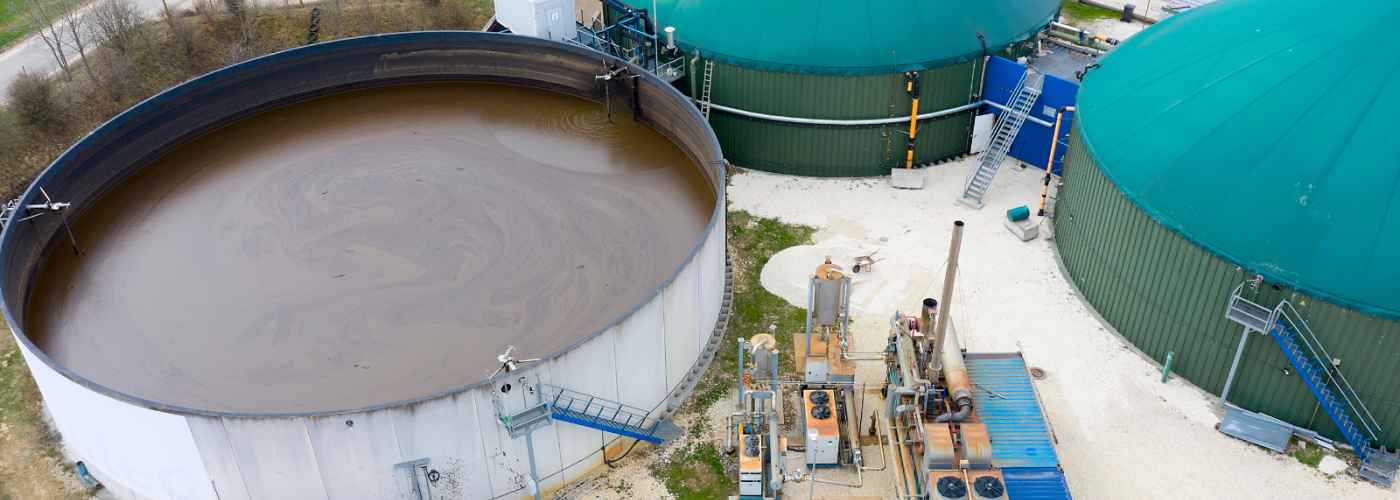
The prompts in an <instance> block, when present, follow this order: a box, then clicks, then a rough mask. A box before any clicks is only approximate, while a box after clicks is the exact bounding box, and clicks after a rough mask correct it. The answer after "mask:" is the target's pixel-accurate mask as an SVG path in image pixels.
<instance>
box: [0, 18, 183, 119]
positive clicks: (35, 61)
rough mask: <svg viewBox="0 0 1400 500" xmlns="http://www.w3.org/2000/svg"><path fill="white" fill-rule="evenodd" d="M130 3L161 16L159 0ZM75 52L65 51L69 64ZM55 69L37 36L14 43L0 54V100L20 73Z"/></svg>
mask: <svg viewBox="0 0 1400 500" xmlns="http://www.w3.org/2000/svg"><path fill="white" fill-rule="evenodd" d="M132 1H133V2H135V3H136V5H137V7H140V8H141V11H142V12H143V13H145V15H146V16H147V17H150V18H156V17H159V16H161V15H163V14H162V13H161V9H162V8H163V7H162V6H161V3H160V0H132ZM184 1H188V0H169V3H170V8H171V9H175V8H177V6H179V5H180V4H181V3H183V2H184ZM60 29H64V28H60ZM77 52H78V51H77V50H73V49H68V50H66V51H65V53H66V54H67V55H68V60H69V61H70V62H71V61H74V57H76V56H77ZM57 69H58V62H56V61H54V57H53V53H52V52H50V51H49V47H48V46H47V45H45V44H44V41H43V40H41V39H39V37H38V36H30V37H29V38H25V39H22V40H20V41H19V42H16V43H15V44H14V45H12V46H10V48H9V49H7V50H5V52H4V53H0V100H2V99H4V89H7V88H9V87H10V82H12V81H14V79H15V78H16V77H18V76H19V74H20V73H21V72H24V71H27V72H30V73H48V72H50V71H55V70H57Z"/></svg>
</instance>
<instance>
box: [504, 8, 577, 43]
mask: <svg viewBox="0 0 1400 500" xmlns="http://www.w3.org/2000/svg"><path fill="white" fill-rule="evenodd" d="M495 3H496V22H499V23H501V24H502V25H504V26H505V27H507V28H510V32H511V33H515V34H517V35H525V36H533V37H535V38H546V39H549V40H554V41H556V42H562V41H566V40H570V39H574V38H578V25H577V24H576V23H574V0H495Z"/></svg>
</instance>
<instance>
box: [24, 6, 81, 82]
mask: <svg viewBox="0 0 1400 500" xmlns="http://www.w3.org/2000/svg"><path fill="white" fill-rule="evenodd" d="M73 3H74V2H73V1H72V0H59V1H57V2H52V3H46V2H45V1H44V0H20V1H19V8H20V10H21V12H22V14H23V16H24V21H25V24H28V25H30V26H34V27H35V28H36V29H38V31H39V33H38V34H39V39H40V40H43V41H44V45H46V46H48V48H49V53H50V54H53V58H54V60H55V61H57V62H58V67H59V68H62V69H63V74H64V75H65V76H67V77H68V80H72V79H73V73H72V72H71V71H69V70H68V55H67V54H66V53H64V47H65V45H67V44H66V43H65V42H64V40H65V39H66V38H67V34H66V33H65V31H66V30H65V29H64V27H63V26H61V25H60V21H59V19H58V18H59V17H60V13H64V12H68V11H70V10H72V7H75V5H73Z"/></svg>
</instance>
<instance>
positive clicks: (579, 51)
mask: <svg viewBox="0 0 1400 500" xmlns="http://www.w3.org/2000/svg"><path fill="white" fill-rule="evenodd" d="M424 40H443V41H449V42H450V41H473V42H487V43H493V44H494V43H500V44H510V45H515V46H521V47H528V48H532V49H539V50H541V51H542V53H543V54H549V55H553V56H554V57H560V56H564V57H578V58H587V59H594V60H596V61H598V62H599V63H600V65H599V69H600V70H602V69H604V68H605V67H607V66H609V65H616V66H617V67H619V68H622V67H625V68H627V69H628V70H629V72H630V73H632V74H634V75H640V76H639V78H640V79H641V80H644V81H646V82H647V83H648V84H650V86H654V87H656V88H658V89H661V91H662V92H664V93H665V94H666V95H667V96H668V97H669V98H671V99H673V100H676V101H678V102H685V103H686V104H689V102H690V101H689V99H688V98H686V97H685V96H684V95H683V94H681V93H680V92H679V91H678V90H676V89H675V88H674V87H672V86H671V85H670V84H668V83H666V82H665V81H663V80H661V79H660V78H658V77H656V76H655V75H653V74H651V73H649V72H647V71H645V70H644V69H642V68H640V67H638V66H636V65H633V64H631V63H628V62H627V61H624V60H622V59H619V58H617V57H614V56H611V55H607V54H603V53H601V52H597V51H594V50H591V49H588V48H585V47H582V46H579V45H575V44H569V43H563V42H553V41H549V40H542V39H537V38H532V37H525V36H519V35H512V34H502V33H488V32H480V31H416V32H401V33H389V34H381V35H367V36H359V37H351V38H341V39H336V40H331V41H326V42H320V43H316V44H312V45H304V46H301V47H295V48H291V49H287V50H283V51H279V52H274V53H271V54H267V55H263V56H259V57H256V58H253V59H249V60H246V61H242V62H239V63H236V64H232V65H229V66H226V67H223V68H220V69H217V70H214V71H211V72H209V73H206V74H204V75H201V76H198V77H195V78H192V79H190V80H188V81H186V82H184V83H181V84H179V85H176V86H174V87H171V88H169V89H166V90H164V91H162V92H160V93H157V94H156V95H154V96H151V97H149V98H147V99H146V100H144V101H141V102H140V103H138V104H136V105H135V106H132V107H131V108H128V109H127V110H125V111H123V112H121V113H120V114H118V115H117V116H115V117H113V118H112V119H110V120H108V121H107V122H105V123H103V124H102V125H100V126H98V127H97V128H96V129H94V130H93V131H91V132H89V133H88V134H87V135H85V136H83V137H82V138H81V139H79V140H78V141H77V142H76V143H74V144H73V145H72V146H70V147H69V148H68V149H67V150H65V151H64V153H63V154H62V155H60V156H59V157H58V158H57V159H55V160H54V161H53V162H52V163H50V164H49V165H48V166H47V167H45V168H44V170H43V171H41V172H40V173H39V175H38V176H36V177H35V179H34V181H33V182H32V183H30V185H29V187H28V188H26V189H25V191H24V193H23V194H21V195H20V197H19V198H17V200H18V201H19V204H20V206H24V205H28V204H30V203H32V202H33V201H34V200H35V199H36V196H39V195H40V188H41V186H43V185H44V184H45V183H46V181H48V180H51V179H52V178H53V177H54V176H55V175H56V174H57V173H59V172H61V171H63V170H64V169H65V168H66V167H68V166H69V164H70V163H73V162H74V161H75V160H76V159H77V157H78V156H79V155H80V154H81V153H83V152H84V151H85V150H86V149H87V148H88V147H90V146H93V145H94V143H95V142H96V141H97V139H99V138H102V137H104V136H106V135H108V134H112V133H115V132H117V131H118V129H120V128H121V127H123V126H124V125H127V124H128V123H129V122H132V121H134V120H135V119H136V118H141V117H143V115H144V114H145V113H147V112H152V111H153V108H157V107H158V106H159V105H161V104H165V103H167V102H169V101H171V100H173V99H175V98H177V97H180V96H184V95H185V94H189V93H191V92H194V91H196V90H200V89H202V88H203V87H205V86H208V85H211V84H214V83H216V82H219V81H221V80H223V79H224V78H227V77H230V76H232V75H236V74H239V73H243V72H247V71H250V70H253V69H258V68H262V67H265V66H268V65H271V64H275V63H284V62H286V61H287V60H289V59H293V58H298V57H305V56H309V55H312V54H320V53H324V52H329V51H335V50H344V49H349V48H353V47H364V46H369V45H376V44H395V43H405V42H413V41H424ZM389 53H393V52H392V51H389V50H386V55H388V54H389ZM394 54H397V53H394ZM377 70H378V68H376V71H377ZM434 81H439V82H441V81H484V79H475V80H473V79H465V80H464V79H461V78H455V79H440V80H421V83H432V82H434ZM357 83H362V84H364V85H360V86H356V87H353V88H344V89H341V90H337V91H332V92H327V93H325V94H319V95H303V96H298V98H296V99H294V100H292V101H290V102H283V103H279V104H277V105H276V106H273V107H272V108H275V107H281V106H285V105H287V104H291V103H292V102H300V101H304V100H307V99H314V98H316V97H321V96H323V95H329V94H333V93H339V92H343V91H349V90H359V89H364V88H374V87H383V86H389V85H397V84H403V83H413V82H404V81H397V80H393V79H390V78H382V77H381V78H375V77H373V76H370V77H368V78H366V79H365V80H363V81H359V82H357ZM539 83H544V82H543V81H539ZM580 97H584V98H587V97H585V96H580ZM272 108H268V109H272ZM685 110H686V111H685V115H686V116H685V118H688V119H690V120H694V121H696V122H697V123H699V124H700V125H701V126H702V128H703V131H704V133H705V144H706V145H708V146H709V148H710V150H709V151H699V150H696V151H691V150H688V149H687V148H686V146H685V145H682V144H680V143H679V141H676V139H675V138H673V137H669V136H668V139H670V140H672V141H673V142H677V146H679V147H681V149H682V150H683V151H685V152H686V153H687V154H688V155H689V156H691V157H692V160H693V161H695V163H696V166H697V167H698V168H700V169H701V171H702V172H704V171H705V170H706V169H708V168H712V167H713V168H714V170H715V174H716V175H706V179H707V181H708V182H709V183H710V184H711V190H712V192H713V193H714V195H715V205H714V209H713V212H712V213H711V216H710V221H709V223H708V224H707V225H706V226H705V230H704V231H702V232H701V234H700V236H701V238H700V241H699V242H698V243H696V245H695V248H693V249H691V251H690V253H689V255H688V256H687V257H686V259H685V261H684V262H682V263H681V264H680V265H679V266H678V267H677V269H676V270H675V271H674V272H672V273H671V275H670V276H669V277H667V278H666V280H665V281H663V282H662V283H661V284H660V285H658V286H657V287H656V289H655V290H653V291H652V292H651V293H650V294H648V295H647V296H646V297H645V298H643V299H642V300H641V301H640V302H639V303H637V304H636V305H634V306H632V307H631V308H630V309H628V310H627V311H626V312H624V313H623V314H622V315H621V316H619V317H618V318H616V319H614V320H612V321H611V322H609V323H608V324H607V325H605V326H603V327H602V328H599V329H598V330H596V331H594V332H592V333H589V334H588V335H587V336H585V337H583V338H581V339H579V340H578V341H577V342H574V343H572V344H569V345H568V346H566V347H564V348H563V349H560V350H558V351H556V352H553V353H550V354H549V355H547V356H543V357H541V358H540V359H539V360H538V361H534V362H531V363H529V364H523V365H521V366H520V367H519V368H518V369H517V370H515V371H516V372H518V371H524V370H528V369H531V368H535V367H537V366H540V365H542V364H544V363H547V362H549V361H551V360H553V359H555V358H558V357H559V356H561V355H563V354H565V353H568V352H570V351H572V350H574V349H575V348H577V347H578V346H579V345H581V344H583V343H584V342H588V341H590V340H592V339H594V338H596V337H597V336H599V335H601V334H603V333H604V332H606V331H607V330H609V329H611V328H613V327H614V326H616V325H617V324H618V323H620V322H622V321H623V320H625V319H627V318H630V317H631V316H632V315H633V314H635V313H636V312H637V311H638V310H639V309H641V308H642V307H644V306H646V305H647V304H649V303H651V302H652V301H653V300H654V299H656V298H657V296H658V295H659V294H660V293H661V292H662V291H663V290H664V289H665V288H666V287H667V286H670V284H671V283H673V282H674V281H675V280H676V278H677V276H679V275H680V274H681V272H683V271H685V270H686V269H687V268H689V267H690V266H691V265H692V264H693V263H694V262H695V257H696V256H697V255H698V254H699V253H700V250H702V249H703V248H704V246H705V244H706V243H707V242H708V241H709V239H710V235H711V234H713V231H714V229H715V225H716V224H718V223H722V222H723V220H724V216H725V211H724V209H725V206H724V200H725V191H726V185H727V183H728V182H727V178H726V177H727V172H726V169H725V167H726V166H727V165H728V163H727V162H725V161H724V160H723V158H724V156H723V154H722V153H721V151H720V147H719V140H718V138H717V137H716V136H715V133H714V130H713V129H711V128H710V126H709V123H708V122H707V121H705V119H704V117H703V115H701V113H700V111H699V109H697V108H696V107H695V106H691V105H687V106H685ZM154 111H160V110H159V109H154ZM262 111H266V109H263V110H258V111H254V112H251V113H248V114H246V115H242V116H239V117H238V118H237V119H235V120H234V121H237V120H241V119H243V118H247V117H249V116H252V115H254V114H257V113H260V112H262ZM235 114H236V113H235ZM643 121H649V120H648V119H643ZM224 125H226V124H224ZM648 125H651V126H652V127H653V128H656V129H657V130H658V131H659V132H662V133H663V135H666V133H667V132H668V131H667V130H664V129H662V128H661V127H659V126H657V125H655V124H653V123H648ZM220 126H223V125H220ZM207 132H208V131H205V132H201V133H199V134H195V135H194V137H184V138H179V139H176V140H174V141H172V142H174V145H171V144H166V145H167V146H171V147H174V146H178V145H179V144H184V143H187V142H189V141H190V140H193V139H194V138H197V137H199V136H201V135H203V133H207ZM702 155H703V156H710V157H712V158H714V159H712V160H705V158H704V157H703V156H702ZM143 166H144V165H143ZM138 168H139V167H138ZM128 174H129V173H128ZM107 188H110V186H107ZM105 191H106V189H103V190H102V192H103V193H105ZM98 197H99V198H100V197H101V195H100V194H99V195H98ZM16 222H17V221H16ZM11 227H14V224H9V225H6V226H5V228H4V229H3V231H0V273H9V272H11V270H12V269H11V268H12V267H15V266H16V265H15V264H12V263H11V260H12V259H13V258H14V256H13V252H14V246H15V245H16V243H15V242H14V239H15V231H11V229H10V228H11ZM721 235H723V233H721ZM47 247H48V248H47V250H45V251H43V252H41V255H44V256H46V255H48V252H49V251H52V249H53V247H54V245H53V242H52V241H50V242H49V244H48V245H47ZM42 261H43V259H40V266H42ZM20 267H23V265H20ZM36 274H37V273H31V275H30V276H29V281H28V282H26V283H24V284H23V285H22V288H23V292H22V293H23V294H24V295H23V299H24V300H23V302H24V306H27V305H28V300H29V295H28V294H29V293H30V292H31V291H32V288H33V285H34V283H33V282H34V280H35V275H36ZM4 278H7V277H0V289H3V287H4V286H5V284H6V283H8V279H4ZM3 292H5V290H0V310H3V312H4V315H5V320H6V322H7V323H8V325H9V327H10V331H11V333H12V334H13V335H14V336H15V338H16V340H18V342H19V344H20V346H21V347H22V348H23V349H25V350H27V351H29V352H30V353H31V354H33V355H34V356H35V357H37V358H38V359H39V360H41V361H42V362H43V363H44V364H46V365H48V366H49V367H50V368H52V369H53V370H54V371H56V372H58V373H59V374H60V375H62V376H63V377H65V378H67V379H69V380H71V381H73V382H75V383H77V384H79V385H81V386H83V387H84V388H86V389H89V390H92V391H95V392H99V393H101V394H103V395H106V396H108V397H111V398H113V399H116V400H119V401H122V402H126V403H130V404H133V405H136V406H139V407H144V408H149V409H152V410H157V411H162V412H166V413H176V414H189V415H199V416H209V417H234V418H292V417H320V416H331V415H343V414H350V413H360V412H366V411H373V410H380V409H387V408H395V407H403V406H408V405H412V404H415V403H420V402H425V401H430V400H435V399H440V398H444V397H450V396H454V395H456V394H460V393H464V392H466V391H469V390H472V389H475V388H478V387H482V386H485V385H487V384H491V383H492V382H494V381H496V380H501V379H504V378H505V377H507V376H508V374H506V373H502V374H498V375H496V376H494V377H488V378H485V379H482V380H479V381H477V382H473V383H469V384H467V385H464V386H461V387H458V388H455V389H449V390H445V391H440V392H437V393H433V394H427V395H423V396H418V397H413V398H408V399H403V400H399V401H394V402H390V403H384V404H378V405H372V406H365V407H357V408H347V409H341V410H327V411H314V412H289V413H255V412H254V413H245V412H223V411H213V410H202V409H196V408H188V407H183V406H179V405H172V404H166V403H161V402H157V401H152V400H148V399H144V398H140V397H136V396H133V395H130V394H126V393H124V392H121V391H117V390H114V389H111V388H109V387H106V386H103V385H101V384H98V383H96V382H93V381H91V380H88V379H87V378H85V377H83V376H81V375H78V374H77V373H75V372H73V371H71V370H69V369H68V368H67V367H65V366H63V365H61V364H59V363H58V362H57V361H55V360H54V359H53V358H51V357H49V355H48V354H47V353H45V352H43V350H41V349H39V348H38V346H37V345H35V344H34V343H33V342H32V341H31V340H30V339H29V336H28V335H27V334H25V333H24V329H23V328H22V327H21V326H20V325H18V324H16V322H15V321H14V317H15V316H14V313H13V311H12V307H11V304H10V301H8V300H5V297H6V296H7V295H8V294H7V293H3ZM702 321H703V320H702ZM668 393H669V390H668Z"/></svg>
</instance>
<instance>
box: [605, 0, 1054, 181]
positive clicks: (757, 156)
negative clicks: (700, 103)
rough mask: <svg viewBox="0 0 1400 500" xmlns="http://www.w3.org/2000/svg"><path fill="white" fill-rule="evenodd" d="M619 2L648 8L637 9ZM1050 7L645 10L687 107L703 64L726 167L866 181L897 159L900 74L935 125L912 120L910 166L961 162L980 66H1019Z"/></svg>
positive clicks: (999, 1)
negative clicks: (683, 62) (669, 36)
mask: <svg viewBox="0 0 1400 500" xmlns="http://www.w3.org/2000/svg"><path fill="white" fill-rule="evenodd" d="M627 3H628V4H629V5H630V6H631V7H634V8H636V9H646V10H647V11H648V12H650V11H651V9H652V3H651V2H648V1H645V0H629V1H627ZM1059 6H1060V2H1058V1H1056V0H973V1H938V2H920V1H917V0H862V1H857V2H809V1H797V0H779V1H771V2H738V1H728V2H679V1H677V0H659V1H658V2H656V13H657V15H656V18H657V23H658V24H659V25H660V26H662V27H663V28H664V27H673V28H675V33H674V35H675V41H676V46H677V47H678V48H679V49H680V50H682V51H684V52H685V53H687V54H691V55H692V56H698V58H696V57H691V58H688V59H690V61H689V65H688V70H689V78H687V79H685V80H681V81H679V82H678V84H679V85H680V86H681V87H682V89H683V91H685V92H688V93H689V94H690V95H691V97H693V98H696V99H700V98H702V97H703V94H704V81H705V71H706V70H705V68H706V64H707V63H709V62H713V69H712V73H711V76H710V78H711V81H710V85H711V90H710V92H711V94H710V99H711V102H712V103H713V107H712V111H711V114H710V123H711V125H713V126H714V129H715V134H716V135H718V136H719V139H720V144H722V145H723V146H724V153H725V157H726V158H727V159H728V160H729V161H730V162H732V163H733V164H735V165H739V166H742V167H746V168H753V169H758V170H766V171H770V172H779V173H788V174H798V175H814V176H878V175H888V174H889V168H890V167H892V166H896V165H898V166H903V165H904V162H905V159H906V155H907V150H908V140H909V136H908V133H909V115H910V111H911V108H912V101H911V98H910V96H909V94H908V92H907V91H906V88H907V80H908V79H907V77H906V75H905V73H906V72H917V73H918V74H919V78H920V79H921V88H920V98H919V114H920V115H925V114H933V113H935V112H939V111H946V112H947V113H946V114H942V115H939V116H929V117H927V118H924V119H921V120H920V121H919V130H918V133H917V134H916V136H915V139H916V140H915V147H914V162H915V164H925V163H928V162H932V161H939V160H943V159H947V158H951V157H954V156H958V155H961V154H963V153H966V152H967V150H968V147H969V141H970V138H971V126H972V119H973V116H974V114H975V113H976V112H977V108H976V107H969V108H967V109H962V108H963V107H965V106H967V105H968V104H970V103H974V102H977V101H980V100H981V99H982V98H981V94H982V86H983V85H982V81H981V80H982V77H983V74H984V71H983V66H984V65H983V62H982V61H983V56H986V55H998V54H999V55H1002V56H1005V57H1009V58H1011V59H1013V60H1014V59H1016V57H1018V56H1023V55H1027V54H1029V53H1030V50H1031V49H1032V48H1033V45H1034V39H1033V37H1034V35H1035V33H1036V32H1037V31H1038V30H1039V29H1040V28H1041V27H1043V26H1045V24H1046V23H1048V22H1049V21H1050V18H1051V17H1052V16H1054V15H1055V13H1056V12H1057V11H1058V9H1059ZM979 34H981V35H982V36H983V40H979V39H978V35H979ZM663 39H664V34H663ZM983 42H985V46H984V45H983ZM872 121H873V122H874V123H872Z"/></svg>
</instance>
